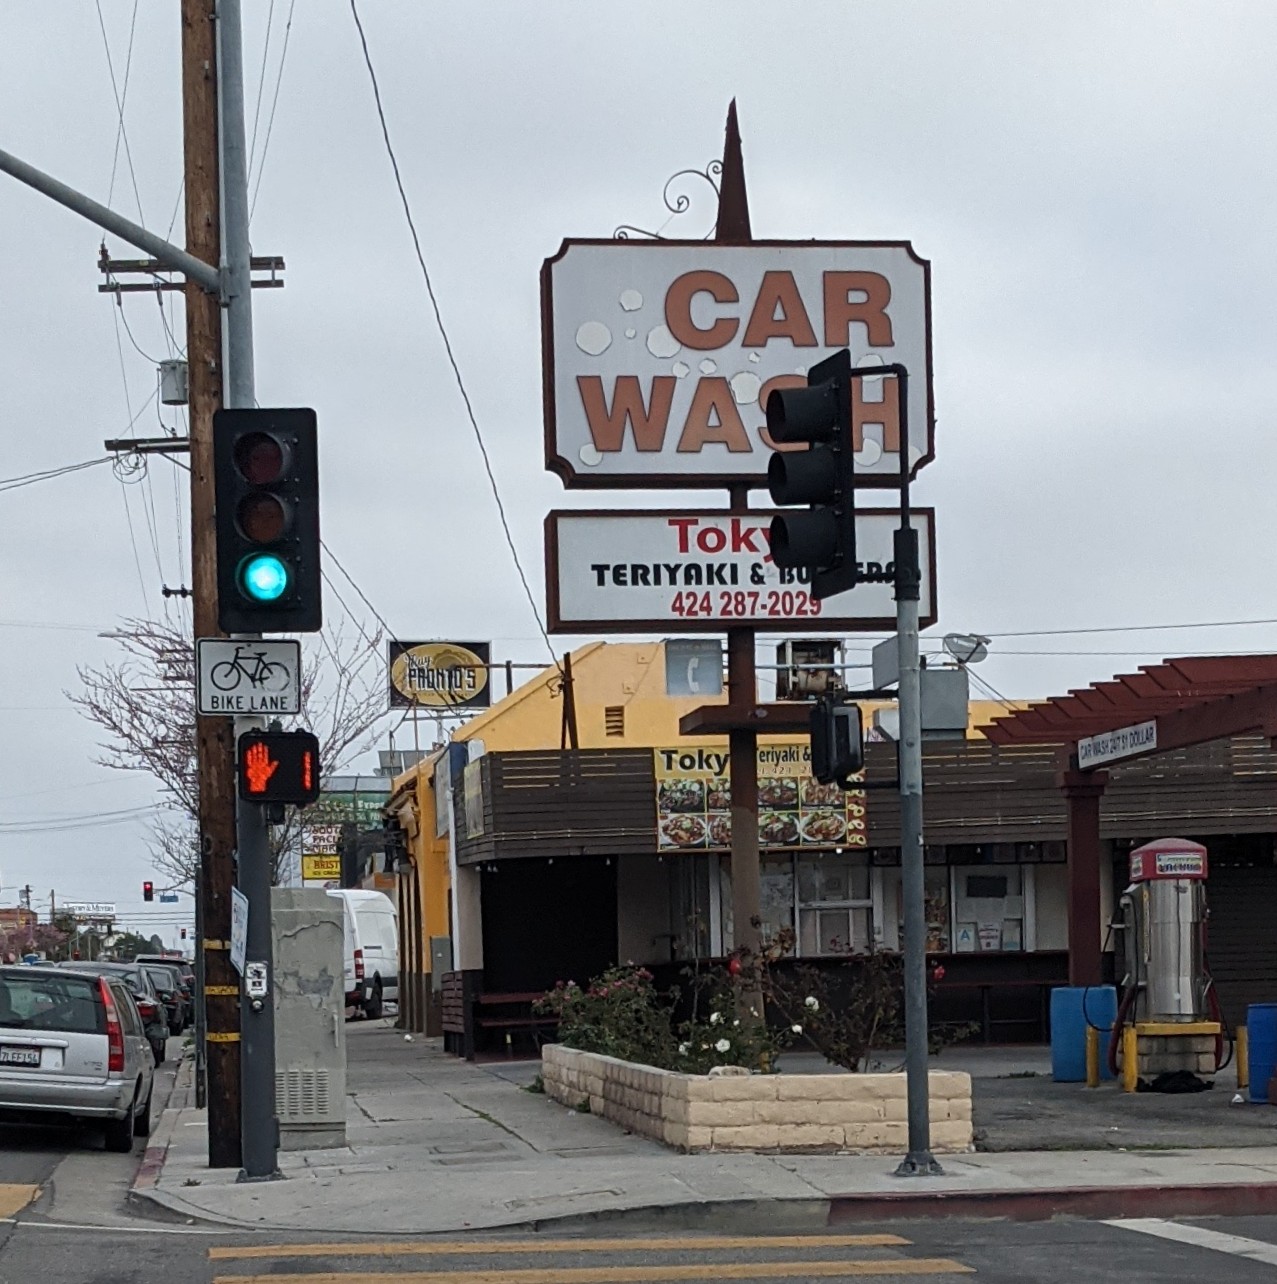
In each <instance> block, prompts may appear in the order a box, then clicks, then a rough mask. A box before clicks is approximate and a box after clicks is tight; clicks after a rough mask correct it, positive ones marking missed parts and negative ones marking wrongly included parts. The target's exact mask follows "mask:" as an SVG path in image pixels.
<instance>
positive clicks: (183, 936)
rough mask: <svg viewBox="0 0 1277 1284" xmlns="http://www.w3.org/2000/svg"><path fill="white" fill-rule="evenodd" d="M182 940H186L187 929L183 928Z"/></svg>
mask: <svg viewBox="0 0 1277 1284" xmlns="http://www.w3.org/2000/svg"><path fill="white" fill-rule="evenodd" d="M182 940H186V928H182Z"/></svg>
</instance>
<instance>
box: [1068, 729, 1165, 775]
mask: <svg viewBox="0 0 1277 1284" xmlns="http://www.w3.org/2000/svg"><path fill="white" fill-rule="evenodd" d="M1156 748H1157V722H1156V720H1154V721H1152V722H1139V723H1136V725H1135V726H1133V727H1119V728H1118V729H1117V730H1116V731H1105V732H1103V733H1102V734H1101V735H1098V736H1087V737H1086V738H1085V739H1083V740H1079V741H1078V742H1077V765H1078V766H1079V767H1098V766H1099V765H1100V764H1101V763H1104V762H1113V761H1114V760H1115V759H1117V758H1129V757H1130V756H1131V755H1132V754H1137V753H1147V752H1148V751H1149V750H1151V749H1156Z"/></svg>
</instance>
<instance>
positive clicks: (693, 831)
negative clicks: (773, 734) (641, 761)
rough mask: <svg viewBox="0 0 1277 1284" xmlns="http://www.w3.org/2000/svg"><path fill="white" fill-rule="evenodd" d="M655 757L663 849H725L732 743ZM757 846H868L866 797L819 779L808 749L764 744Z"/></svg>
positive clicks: (778, 848)
mask: <svg viewBox="0 0 1277 1284" xmlns="http://www.w3.org/2000/svg"><path fill="white" fill-rule="evenodd" d="M654 753H655V758H656V827H657V835H658V845H659V846H660V848H661V849H662V850H664V851H669V850H678V849H686V848H692V849H698V850H706V849H708V850H719V849H722V850H726V849H728V848H729V847H730V846H731V842H732V814H731V806H732V795H731V783H730V780H729V766H730V762H731V755H730V753H729V751H728V748H727V745H726V744H721V745H719V744H708V745H704V746H698V747H697V748H685V749H656V750H655V751H654ZM758 844H759V847H760V848H761V849H762V850H764V851H786V850H794V849H802V848H812V847H866V846H867V845H868V838H867V834H866V829H865V795H864V792H863V791H862V790H843V789H840V788H839V787H838V786H837V785H822V784H821V783H820V782H819V781H818V780H816V779H815V777H814V776H812V774H811V746H810V744H807V743H802V744H797V743H795V744H785V743H778V742H767V741H764V742H761V743H760V744H759V746H758Z"/></svg>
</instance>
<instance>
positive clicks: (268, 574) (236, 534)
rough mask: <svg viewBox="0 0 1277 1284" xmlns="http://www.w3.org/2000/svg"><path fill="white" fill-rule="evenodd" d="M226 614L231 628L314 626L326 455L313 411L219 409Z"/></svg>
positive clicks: (221, 606)
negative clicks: (322, 458) (320, 455)
mask: <svg viewBox="0 0 1277 1284" xmlns="http://www.w3.org/2000/svg"><path fill="white" fill-rule="evenodd" d="M213 478H214V489H215V491H216V514H215V524H216V532H217V607H218V609H217V619H218V624H219V625H220V626H221V628H222V629H223V630H224V631H225V632H227V633H315V632H318V630H319V629H320V627H321V625H322V623H323V611H322V603H321V591H320V588H321V586H320V577H319V463H318V446H317V435H316V425H315V412H314V411H313V410H219V411H217V413H216V414H215V415H214V416H213Z"/></svg>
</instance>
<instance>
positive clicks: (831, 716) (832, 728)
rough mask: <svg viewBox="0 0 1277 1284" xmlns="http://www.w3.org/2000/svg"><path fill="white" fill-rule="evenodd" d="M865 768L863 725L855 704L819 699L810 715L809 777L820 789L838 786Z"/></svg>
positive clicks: (825, 697)
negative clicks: (813, 779)
mask: <svg viewBox="0 0 1277 1284" xmlns="http://www.w3.org/2000/svg"><path fill="white" fill-rule="evenodd" d="M864 765H865V737H864V724H863V723H862V721H861V717H860V706H859V705H858V704H846V703H844V701H843V700H842V699H841V698H840V697H838V696H822V697H821V698H820V700H818V701H817V703H816V704H815V705H814V706H813V708H812V711H811V774H812V775H813V776H815V777H816V779H817V780H818V781H820V783H821V784H822V785H841V786H842V787H843V788H844V789H846V788H847V782H848V780H850V778H851V777H852V776H854V775H856V774H857V772H859V771H860V770H861V769H862V768H863V767H864Z"/></svg>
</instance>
